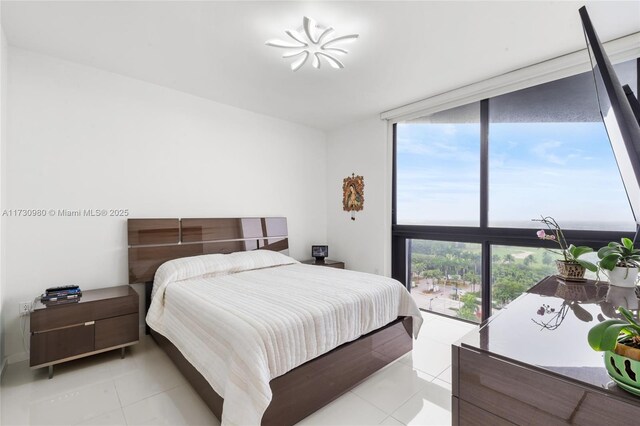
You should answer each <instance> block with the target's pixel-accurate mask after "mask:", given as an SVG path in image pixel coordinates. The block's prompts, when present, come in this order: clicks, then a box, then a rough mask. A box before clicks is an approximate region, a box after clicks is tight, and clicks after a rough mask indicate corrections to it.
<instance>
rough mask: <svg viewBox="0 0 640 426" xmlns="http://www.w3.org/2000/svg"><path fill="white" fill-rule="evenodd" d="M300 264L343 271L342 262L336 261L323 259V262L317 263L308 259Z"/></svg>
mask: <svg viewBox="0 0 640 426" xmlns="http://www.w3.org/2000/svg"><path fill="white" fill-rule="evenodd" d="M300 263H304V264H305V265H316V266H327V267H329V268H338V269H344V262H340V261H338V260H329V259H325V260H324V262H317V261H316V260H315V259H309V260H303V261H302V262H300Z"/></svg>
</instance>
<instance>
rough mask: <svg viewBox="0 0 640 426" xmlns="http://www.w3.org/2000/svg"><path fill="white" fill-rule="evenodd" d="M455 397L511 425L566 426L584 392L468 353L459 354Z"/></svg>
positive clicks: (536, 373) (573, 386) (498, 361)
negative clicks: (457, 387)
mask: <svg viewBox="0 0 640 426" xmlns="http://www.w3.org/2000/svg"><path fill="white" fill-rule="evenodd" d="M459 357H460V358H459V365H458V368H459V375H458V380H459V397H460V400H461V402H462V401H467V402H469V403H471V404H473V405H475V406H476V407H481V408H482V409H484V410H486V411H488V412H491V413H493V414H495V415H496V416H498V417H501V418H503V419H507V420H509V421H511V422H514V423H517V424H522V425H527V424H532V423H531V422H532V421H533V419H535V421H536V422H538V424H544V425H549V426H550V425H559V424H567V423H568V422H569V421H570V419H571V418H572V416H573V415H575V414H574V412H575V411H576V410H577V409H578V408H579V407H580V405H581V404H582V398H583V397H584V394H585V391H584V390H583V389H581V388H579V387H576V386H575V385H573V384H571V383H568V382H565V381H563V380H559V379H556V378H553V377H550V376H547V375H545V374H540V373H538V372H537V371H536V372H534V371H532V370H531V369H528V368H525V367H521V366H519V365H516V364H512V363H509V362H506V361H503V360H500V359H497V358H494V357H491V356H487V355H485V354H480V353H477V352H475V351H471V350H468V349H460V353H459Z"/></svg>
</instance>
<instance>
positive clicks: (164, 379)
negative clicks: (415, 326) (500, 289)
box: [0, 313, 474, 426]
mask: <svg viewBox="0 0 640 426" xmlns="http://www.w3.org/2000/svg"><path fill="white" fill-rule="evenodd" d="M423 316H424V318H425V323H424V326H423V328H422V331H421V333H420V336H419V338H418V340H417V341H414V349H413V352H412V353H410V354H407V355H405V356H404V357H402V358H400V359H399V360H398V361H396V362H394V363H393V364H391V365H389V366H387V367H385V368H384V369H382V370H380V371H378V372H377V373H375V374H374V375H372V376H371V377H370V378H369V379H367V380H366V381H365V382H363V383H362V384H360V385H359V386H357V387H356V388H354V389H353V390H351V391H350V392H347V393H346V394H345V395H343V396H342V397H340V398H338V399H337V400H335V401H334V402H332V403H331V404H329V405H327V406H326V407H324V408H323V409H321V410H319V411H317V412H316V413H314V414H312V415H311V416H309V417H307V418H306V419H304V420H303V421H302V422H300V423H299V425H300V426H311V425H327V426H338V425H351V426H356V425H449V424H451V385H450V383H451V343H453V342H455V341H456V340H458V339H459V338H460V337H462V336H463V335H465V334H466V333H468V332H469V331H471V330H472V329H473V328H474V326H472V325H470V324H465V323H461V322H459V321H455V320H451V319H447V318H444V317H440V316H436V315H432V314H427V313H423ZM119 354H120V353H119V351H113V352H109V353H106V354H101V355H96V356H93V357H89V358H85V359H81V360H77V361H74V362H70V363H66V364H61V365H59V366H56V368H55V376H54V378H53V379H52V380H48V379H47V373H46V369H41V370H36V371H32V370H30V369H29V367H28V365H27V363H26V362H21V363H16V364H11V365H9V366H8V367H7V370H6V371H5V374H4V377H3V379H2V384H1V386H0V400H1V401H0V402H1V405H0V424H2V425H219V422H218V420H217V419H216V418H215V417H214V416H213V415H212V414H211V412H210V411H209V409H208V408H207V406H206V405H205V404H204V403H203V402H202V400H201V399H200V398H199V397H198V395H197V394H196V393H195V392H194V391H193V389H192V388H191V386H190V385H189V384H188V383H187V382H186V381H185V379H184V378H183V377H182V375H181V374H180V372H178V370H177V369H176V368H175V367H174V365H173V364H172V362H171V360H169V358H168V357H167V356H166V355H165V354H164V352H162V350H161V349H159V348H158V347H157V346H156V344H155V343H154V342H153V340H152V339H151V338H149V337H145V338H143V339H142V341H141V343H140V344H139V345H136V346H134V347H132V348H130V350H128V352H127V357H126V358H125V359H120V355H119Z"/></svg>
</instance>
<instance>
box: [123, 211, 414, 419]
mask: <svg viewBox="0 0 640 426" xmlns="http://www.w3.org/2000/svg"><path fill="white" fill-rule="evenodd" d="M128 234H129V276H130V282H131V283H141V282H144V283H146V288H147V307H148V313H147V324H148V325H149V326H150V333H151V335H152V336H153V338H154V339H155V340H156V341H157V342H158V344H159V345H160V346H161V347H162V348H163V349H164V350H165V352H166V353H167V354H168V355H169V356H170V358H171V359H172V360H173V361H174V363H175V364H176V365H177V367H178V368H179V369H180V371H181V372H182V373H183V375H184V376H185V377H186V378H187V379H188V381H189V382H190V383H191V384H192V385H193V387H194V389H196V391H197V392H198V393H199V394H200V396H201V397H202V398H203V400H204V401H205V403H206V404H207V405H208V406H209V408H210V409H211V410H212V412H213V413H214V414H215V415H216V417H218V418H219V419H221V421H222V423H223V424H224V425H235V424H262V425H287V424H295V423H296V422H298V421H299V420H301V419H303V418H304V417H306V416H308V415H309V414H311V413H313V412H314V411H316V410H317V409H319V408H320V407H322V406H324V405H326V404H327V403H329V402H330V401H332V400H333V399H335V398H337V397H339V396H340V395H342V394H343V393H344V392H346V391H348V390H349V389H351V388H352V387H354V386H355V385H357V384H358V383H359V382H361V381H362V380H364V379H366V378H367V377H368V376H369V375H370V374H372V373H373V372H375V371H377V370H379V369H380V368H382V367H384V366H385V365H387V364H389V363H390V362H392V361H394V360H395V359H397V358H399V357H400V356H402V355H403V354H405V353H407V352H409V351H410V350H411V348H412V340H411V338H412V334H417V331H418V329H419V327H420V325H421V322H422V318H421V317H420V312H419V310H418V309H417V307H416V306H415V303H413V300H412V299H411V297H410V296H409V295H408V293H407V292H406V290H405V289H404V288H402V286H401V285H400V284H399V283H397V282H395V281H393V280H390V279H388V278H385V277H379V276H375V275H369V274H361V273H357V272H353V271H343V270H336V269H333V268H321V267H317V266H311V265H302V264H300V263H299V262H297V261H295V260H294V259H291V258H290V257H288V256H286V255H285V254H288V236H287V224H286V219H285V218H233V219H130V220H129V221H128ZM154 277H155V283H154V282H153V281H154ZM151 296H153V297H151ZM222 395H224V398H223V396H222ZM223 408H225V410H223Z"/></svg>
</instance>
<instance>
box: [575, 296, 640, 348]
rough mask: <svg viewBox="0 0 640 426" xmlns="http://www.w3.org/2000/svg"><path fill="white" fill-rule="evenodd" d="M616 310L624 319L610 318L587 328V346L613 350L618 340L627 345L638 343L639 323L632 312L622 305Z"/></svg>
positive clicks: (639, 340)
mask: <svg viewBox="0 0 640 426" xmlns="http://www.w3.org/2000/svg"><path fill="white" fill-rule="evenodd" d="M618 312H620V314H622V317H623V318H624V319H625V320H624V321H623V320H619V319H610V320H606V321H603V322H601V323H600V324H597V325H595V326H594V327H593V328H592V329H591V330H589V335H588V337H587V339H588V340H589V346H591V348H592V349H593V350H595V351H613V350H614V349H615V348H616V344H617V343H618V342H620V343H622V344H627V345H628V346H638V345H639V344H640V324H638V322H637V321H636V320H635V318H634V317H633V314H632V313H631V312H629V311H628V310H627V309H625V308H623V307H619V308H618Z"/></svg>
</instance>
